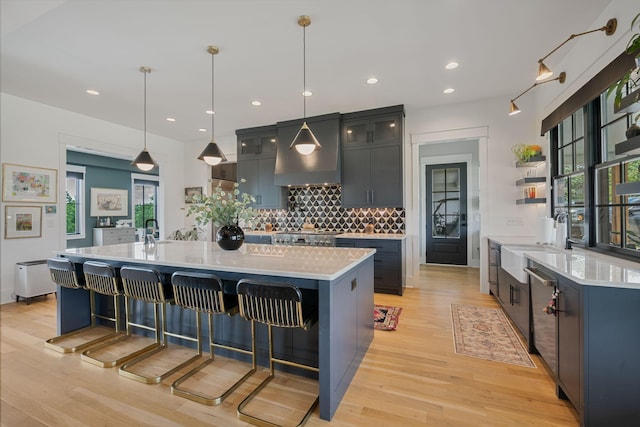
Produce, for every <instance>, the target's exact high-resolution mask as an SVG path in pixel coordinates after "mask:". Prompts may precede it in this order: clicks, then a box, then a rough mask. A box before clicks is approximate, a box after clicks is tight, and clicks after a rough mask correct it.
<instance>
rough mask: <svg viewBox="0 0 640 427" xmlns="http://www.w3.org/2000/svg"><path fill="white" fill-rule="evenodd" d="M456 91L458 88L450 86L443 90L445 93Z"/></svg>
mask: <svg viewBox="0 0 640 427" xmlns="http://www.w3.org/2000/svg"><path fill="white" fill-rule="evenodd" d="M455 91H456V90H455V89H454V88H452V87H448V88H446V89H445V90H443V91H442V92H443V93H453V92H455Z"/></svg>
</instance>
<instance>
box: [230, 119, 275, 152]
mask: <svg viewBox="0 0 640 427" xmlns="http://www.w3.org/2000/svg"><path fill="white" fill-rule="evenodd" d="M236 135H237V137H238V138H237V140H238V160H240V159H255V158H259V157H260V158H271V157H276V148H277V142H278V139H277V138H278V133H277V130H276V127H275V126H261V127H256V128H250V129H240V130H238V131H236Z"/></svg>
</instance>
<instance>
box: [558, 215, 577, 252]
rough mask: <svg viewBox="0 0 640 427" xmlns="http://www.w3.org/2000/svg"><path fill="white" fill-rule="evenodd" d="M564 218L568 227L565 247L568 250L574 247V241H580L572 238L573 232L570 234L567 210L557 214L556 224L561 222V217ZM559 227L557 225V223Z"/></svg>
mask: <svg viewBox="0 0 640 427" xmlns="http://www.w3.org/2000/svg"><path fill="white" fill-rule="evenodd" d="M561 218H564V224H565V227H566V234H565V239H564V248H565V249H566V250H570V249H573V247H572V246H571V244H572V243H578V242H576V241H575V240H571V237H570V236H571V234H570V230H569V215H568V214H567V213H566V212H560V213H559V214H558V215H556V224H560V219H561ZM556 227H557V225H556Z"/></svg>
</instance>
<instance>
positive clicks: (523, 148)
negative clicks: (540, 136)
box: [511, 144, 538, 163]
mask: <svg viewBox="0 0 640 427" xmlns="http://www.w3.org/2000/svg"><path fill="white" fill-rule="evenodd" d="M511 151H512V152H513V154H514V155H515V156H516V159H518V161H519V162H523V163H525V162H528V161H529V159H530V158H532V157H533V156H535V155H536V154H537V153H538V152H537V151H536V150H535V149H534V148H533V146H531V145H525V144H516V145H514V146H513V147H511Z"/></svg>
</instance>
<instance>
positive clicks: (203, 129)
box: [198, 128, 207, 132]
mask: <svg viewBox="0 0 640 427" xmlns="http://www.w3.org/2000/svg"><path fill="white" fill-rule="evenodd" d="M198 130H199V131H200V132H206V131H207V130H206V129H205V128H200V129H198Z"/></svg>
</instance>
